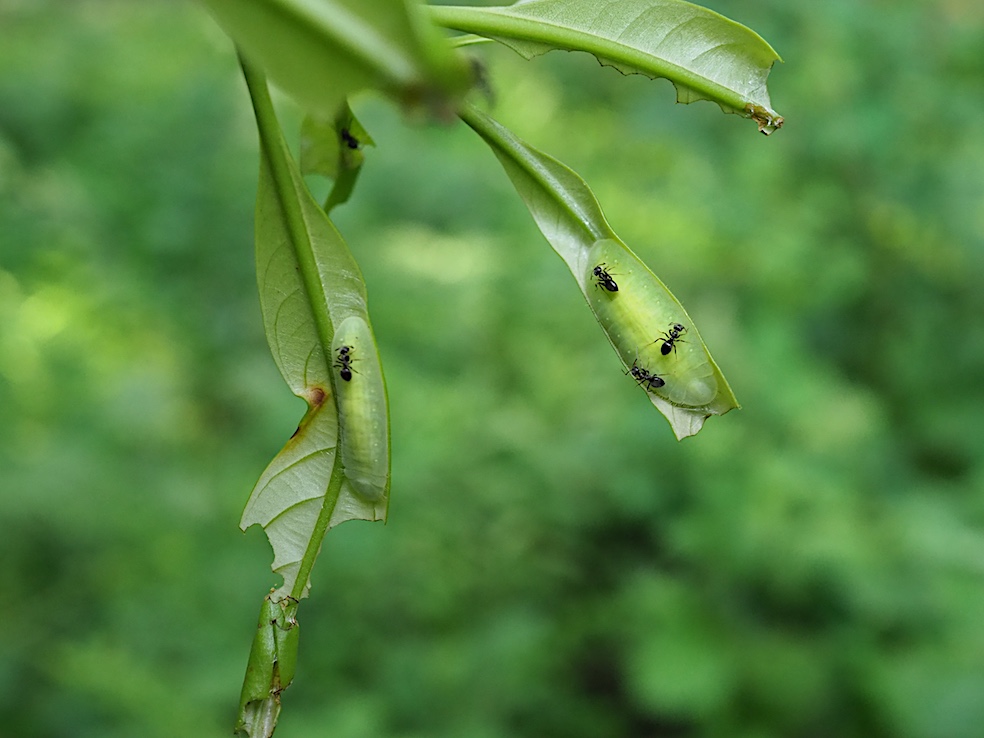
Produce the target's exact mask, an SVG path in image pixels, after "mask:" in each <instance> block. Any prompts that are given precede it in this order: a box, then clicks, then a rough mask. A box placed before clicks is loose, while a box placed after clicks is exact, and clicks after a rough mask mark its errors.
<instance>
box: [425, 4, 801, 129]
mask: <svg viewBox="0 0 984 738" xmlns="http://www.w3.org/2000/svg"><path fill="white" fill-rule="evenodd" d="M430 12H431V15H432V17H433V18H434V20H435V21H436V22H437V23H439V24H441V25H443V26H446V27H448V28H452V29H455V30H459V31H464V32H466V33H471V34H477V35H481V36H486V37H488V38H493V39H495V40H497V41H500V42H502V43H504V44H506V45H507V46H509V47H511V48H512V49H514V50H515V51H517V52H518V53H519V54H521V55H522V56H524V57H526V58H527V59H531V58H533V57H534V56H537V55H539V54H544V53H546V52H548V51H551V50H553V49H561V50H565V51H586V52H588V53H590V54H593V55H594V56H595V57H596V58H597V59H598V61H599V62H601V63H602V64H605V65H609V66H613V67H615V68H616V69H618V70H619V71H621V72H622V73H624V74H644V75H646V76H648V77H652V78H654V79H655V78H659V77H665V78H666V79H668V80H670V81H671V82H672V83H673V84H674V86H675V87H676V89H677V100H678V102H682V103H689V102H693V101H695V100H712V101H714V102H716V103H718V104H719V105H720V106H721V107H722V108H723V109H724V110H725V111H727V112H731V113H738V114H740V115H743V116H745V117H748V118H753V119H754V120H755V121H756V122H757V123H758V124H759V130H760V131H762V132H763V133H765V134H769V133H772V131H774V130H775V129H776V128H778V127H780V126H781V125H782V118H781V117H780V116H779V115H778V114H777V113H776V112H775V111H774V110H772V103H771V101H770V99H769V91H768V88H767V86H766V81H767V78H768V76H769V71H770V70H771V68H772V65H773V64H774V63H775V62H776V61H778V60H779V55H778V54H776V52H775V51H774V50H773V49H772V47H771V46H769V44H768V43H766V42H765V41H764V40H763V39H762V38H761V36H759V35H758V34H756V33H755V32H754V31H751V30H750V29H748V28H746V27H745V26H742V25H741V24H739V23H735V22H734V21H731V20H729V19H727V18H725V17H724V16H722V15H718V14H717V13H715V12H713V11H710V10H707V9H706V8H702V7H700V6H698V5H692V4H690V3H686V2H682V1H681V0H618V1H617V2H597V1H596V0H520V2H517V3H516V4H515V5H510V6H508V7H490V8H469V7H432V8H430Z"/></svg>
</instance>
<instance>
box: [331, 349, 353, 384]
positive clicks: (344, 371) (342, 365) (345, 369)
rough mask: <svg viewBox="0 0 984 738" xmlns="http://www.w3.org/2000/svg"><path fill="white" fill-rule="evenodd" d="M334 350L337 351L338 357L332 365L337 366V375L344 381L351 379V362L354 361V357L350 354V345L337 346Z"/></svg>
mask: <svg viewBox="0 0 984 738" xmlns="http://www.w3.org/2000/svg"><path fill="white" fill-rule="evenodd" d="M336 351H337V352H338V357H337V358H336V359H335V363H334V365H333V366H336V367H338V374H339V376H340V377H341V378H342V379H344V380H345V381H346V382H349V381H351V379H352V362H353V361H355V357H354V356H353V355H352V354H353V353H354V352H353V350H352V347H351V346H339V347H338V348H337V349H336Z"/></svg>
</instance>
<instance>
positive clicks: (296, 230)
mask: <svg viewBox="0 0 984 738" xmlns="http://www.w3.org/2000/svg"><path fill="white" fill-rule="evenodd" d="M264 91H265V87H264ZM251 92H252V86H251ZM266 102H267V103H269V99H268V97H267V99H266ZM269 110H270V111H271V112H270V116H269V118H267V119H262V118H261V116H260V115H259V114H258V116H257V119H258V126H259V130H260V140H261V147H260V148H261V161H260V178H259V187H258V192H257V203H256V266H257V281H258V285H259V292H260V307H261V311H262V314H263V325H264V329H265V332H266V336H267V341H268V343H269V345H270V351H271V353H272V354H273V358H274V361H275V362H276V364H277V367H278V368H279V369H280V373H281V375H282V376H283V378H284V381H285V382H286V383H287V385H288V386H289V387H290V389H291V391H292V392H293V393H294V394H295V395H297V396H298V397H300V398H302V399H304V400H305V402H307V404H308V411H307V413H306V414H305V416H304V418H303V419H302V420H301V423H300V424H299V426H298V428H297V431H296V432H295V433H294V435H293V436H292V437H291V439H290V440H289V441H288V442H287V444H286V445H285V446H284V448H283V449H282V450H281V451H280V453H278V454H277V456H276V457H275V458H274V459H273V460H272V461H271V462H270V464H269V465H268V466H267V468H266V470H265V471H264V472H263V474H262V476H261V477H260V479H259V481H258V482H257V484H256V486H255V488H254V489H253V492H252V494H251V496H250V498H249V501H248V502H247V504H246V508H245V510H244V511H243V516H242V520H241V521H240V527H241V528H242V529H243V530H245V529H246V528H248V527H249V526H251V525H254V524H256V525H260V526H262V527H263V528H264V530H265V532H266V534H267V537H268V538H269V540H270V545H271V546H272V547H273V551H274V563H273V570H274V571H275V572H277V573H278V574H281V575H283V577H284V583H283V586H282V587H281V588H280V589H278V590H277V592H276V593H275V599H277V598H280V597H284V596H287V595H288V594H291V593H292V591H293V590H295V588H296V581H297V577H298V573H299V570H300V566H301V562H302V560H305V557H306V556H307V557H308V558H309V559H310V556H312V555H315V554H316V553H317V550H318V548H319V547H320V545H321V541H320V540H314V538H315V537H317V536H320V535H322V534H323V532H324V530H326V529H327V528H331V527H333V526H335V525H338V524H339V523H342V522H344V521H346V520H370V521H375V520H384V519H385V517H386V510H387V504H388V496H384V497H383V498H382V499H381V500H379V501H377V502H375V503H372V502H367V501H366V500H364V499H362V498H360V497H359V496H358V495H356V494H354V492H353V491H352V489H351V487H350V485H349V484H348V483H347V482H345V483H343V484H342V485H341V489H340V491H339V493H338V497H337V500H334V501H333V500H331V499H326V493H327V491H328V489H329V481H330V479H331V476H332V470H333V468H335V467H336V466H337V465H336V463H335V462H336V460H335V454H336V451H337V447H338V428H339V425H338V414H337V410H336V407H335V403H334V402H333V399H332V398H333V381H334V377H333V372H332V368H331V361H330V356H331V339H332V335H333V331H334V328H333V326H336V325H338V324H339V323H341V322H342V321H343V320H344V319H345V318H347V317H349V316H352V315H356V316H359V317H364V318H365V319H367V314H366V293H365V285H364V282H363V280H362V275H361V273H360V272H359V269H358V266H357V265H356V263H355V261H354V259H353V258H352V255H351V253H350V252H349V250H348V246H347V245H346V244H345V241H344V240H343V239H342V237H341V235H340V234H339V233H338V231H337V230H336V229H335V227H334V225H333V224H332V223H331V221H330V220H329V219H328V217H327V216H326V215H325V213H324V211H322V210H321V208H320V207H319V206H318V204H317V203H316V202H315V201H314V199H313V198H312V197H311V195H310V193H309V191H308V190H307V188H306V186H305V185H304V182H303V179H302V178H301V175H300V172H299V171H298V169H297V166H296V164H295V163H294V161H293V158H292V157H291V155H290V152H289V150H288V149H287V146H286V144H285V143H284V141H283V137H282V135H281V133H280V129H279V124H277V123H276V119H275V117H273V115H272V107H269ZM278 171H279V172H280V173H281V174H280V175H279V176H278V175H277V172H278ZM326 504H328V505H331V504H333V507H332V509H331V511H330V518H329V519H328V521H327V527H326V528H323V529H321V530H320V531H319V529H318V522H319V518H320V516H322V514H323V510H324V509H325V506H326ZM322 522H323V521H322ZM312 551H313V554H312ZM309 563H310V562H309ZM308 587H309V583H308V582H305V584H304V589H303V591H301V592H298V593H296V594H299V595H303V594H306V592H307V589H308Z"/></svg>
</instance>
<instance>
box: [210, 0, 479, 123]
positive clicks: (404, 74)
mask: <svg viewBox="0 0 984 738" xmlns="http://www.w3.org/2000/svg"><path fill="white" fill-rule="evenodd" d="M202 2H204V4H205V5H206V6H207V7H208V9H209V10H210V11H211V13H212V15H213V16H214V17H215V19H216V20H217V21H218V23H219V25H220V26H222V28H223V29H224V30H225V31H226V33H228V34H229V36H231V37H232V39H233V40H234V41H235V42H236V45H237V46H238V47H240V49H241V50H242V54H243V55H244V56H245V57H246V58H247V59H249V61H250V63H252V64H254V65H256V66H257V67H259V68H261V69H263V70H264V71H265V72H266V73H267V74H268V75H269V76H270V78H271V79H272V80H273V81H274V82H276V83H277V84H278V85H279V86H280V87H282V88H283V89H284V90H286V91H287V92H289V93H290V94H291V95H292V96H294V97H295V98H296V99H297V101H298V102H299V103H300V104H301V105H302V106H303V107H304V108H306V109H307V110H309V111H311V112H315V113H319V114H321V115H327V116H331V115H334V114H335V111H336V110H338V109H339V107H340V106H341V105H342V104H343V102H344V101H345V99H346V98H347V97H348V96H349V95H350V94H352V93H354V92H356V91H358V90H362V89H367V88H372V89H378V90H382V91H384V92H385V93H387V94H388V95H390V96H392V97H393V98H395V99H396V100H398V101H399V102H400V103H401V104H403V105H405V106H408V107H413V106H417V105H421V104H424V105H426V106H427V107H429V108H430V109H431V110H432V111H433V112H435V113H436V114H437V115H439V116H442V117H448V116H449V114H450V113H449V111H451V110H453V109H454V105H455V102H456V100H457V98H458V97H459V96H460V95H461V94H462V93H463V92H464V90H466V89H467V88H468V85H469V71H468V66H467V64H466V62H465V61H464V59H463V58H462V57H461V56H460V55H458V54H457V53H456V52H455V51H454V50H453V48H452V46H451V44H450V43H448V41H447V39H445V38H443V37H442V36H441V34H440V32H439V30H438V29H437V28H436V27H434V26H433V24H431V23H429V22H428V21H427V19H426V18H424V17H423V16H422V12H423V11H422V8H421V6H420V3H418V2H416V0H202Z"/></svg>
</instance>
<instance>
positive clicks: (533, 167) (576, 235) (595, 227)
mask: <svg viewBox="0 0 984 738" xmlns="http://www.w3.org/2000/svg"><path fill="white" fill-rule="evenodd" d="M461 117H462V119H463V120H464V121H465V122H466V123H467V124H468V125H469V126H471V127H472V128H473V129H474V130H475V131H476V132H477V133H478V134H479V135H480V136H481V137H482V138H483V139H484V140H485V141H486V143H488V144H489V146H490V148H491V149H492V151H493V152H494V153H495V155H496V156H497V157H498V159H499V161H500V163H501V164H502V166H503V168H504V169H505V170H506V174H507V175H508V176H509V178H510V180H512V183H513V186H514V187H515V188H516V191H517V193H518V194H519V196H520V197H521V198H522V199H523V202H524V203H525V204H526V206H527V208H528V209H529V211H530V214H531V215H532V216H533V219H534V220H535V221H536V224H537V226H538V227H539V229H540V232H541V233H543V235H544V237H545V238H546V239H547V241H548V242H549V243H550V245H551V246H552V247H553V249H554V250H555V251H556V252H557V254H558V255H560V257H561V258H562V259H563V260H564V262H565V263H566V264H567V266H568V268H569V269H570V270H571V273H572V274H573V275H574V278H575V280H577V283H578V286H579V287H580V289H581V291H582V293H583V294H584V297H585V299H586V300H587V302H588V305H589V306H590V307H591V309H592V311H593V312H594V313H595V317H596V318H597V319H598V321H599V324H600V325H601V326H602V328H603V330H605V332H606V335H607V336H608V338H609V341H610V342H611V343H612V346H613V347H614V348H615V350H616V352H617V353H618V355H619V358H620V360H621V361H622V364H623V366H624V367H625V369H626V371H628V370H629V369H630V368H631V366H632V365H633V364H634V363H635V361H636V360H637V358H638V357H639V355H640V352H647V351H648V353H649V355H653V347H652V346H648V345H647V344H651V343H652V342H653V341H654V339H655V338H656V335H657V333H658V329H657V326H660V325H661V324H662V323H664V322H666V323H669V322H671V321H672V322H676V321H678V320H679V321H681V322H684V323H685V324H686V325H687V326H688V327H689V329H690V330H689V332H688V335H687V336H686V339H687V343H688V346H687V349H686V350H687V351H689V352H691V355H692V356H693V357H695V358H694V359H693V360H692V361H691V362H690V366H693V367H695V368H696V369H699V371H700V372H701V373H702V374H701V376H699V377H694V376H688V375H686V374H682V375H680V376H678V377H674V378H673V379H674V380H675V381H681V380H682V381H684V382H687V383H690V384H693V383H694V382H698V381H699V383H700V384H701V398H700V400H699V402H697V403H693V404H682V403H681V402H680V401H676V400H674V399H673V395H672V394H671V393H667V392H662V390H661V389H660V390H656V391H647V392H646V394H647V395H648V396H649V399H650V400H651V401H652V403H653V405H654V406H655V407H656V408H657V409H658V410H659V411H660V412H661V413H662V414H663V415H664V417H665V418H666V419H667V421H669V423H670V427H671V428H672V430H673V432H674V434H675V435H676V437H677V438H678V439H682V438H685V437H687V436H692V435H694V434H696V433H697V432H698V431H699V430H700V429H701V427H702V426H703V424H704V421H705V420H706V419H707V418H708V417H709V416H711V415H723V414H724V413H726V412H728V411H729V410H732V409H734V408H736V407H738V403H737V400H736V399H735V396H734V394H733V393H732V391H731V388H730V387H729V386H728V382H727V380H726V379H725V378H724V375H723V374H721V372H720V370H719V369H718V367H717V364H716V363H715V362H714V360H713V359H712V358H711V355H710V352H709V351H708V350H707V347H706V346H705V345H704V343H703V341H702V340H701V338H700V334H699V333H698V332H697V329H696V326H695V325H694V324H693V321H692V320H691V319H690V316H689V315H687V312H686V310H684V308H683V306H682V305H681V304H680V302H679V301H678V300H677V299H676V298H675V297H674V296H673V295H672V294H671V293H670V291H669V290H668V289H667V288H666V286H665V285H664V284H663V283H662V282H661V281H660V280H659V279H658V278H657V277H656V276H655V275H654V274H653V273H652V272H650V271H649V270H648V268H646V266H645V265H644V264H643V263H642V262H641V261H640V260H639V259H638V257H637V256H635V254H633V253H632V252H631V251H630V250H629V249H628V248H627V247H626V246H625V245H624V244H623V243H622V242H621V241H620V240H619V239H618V236H617V235H616V234H615V232H614V231H613V230H612V228H611V226H609V225H608V222H607V221H606V220H605V216H604V214H603V213H602V210H601V206H600V205H599V204H598V201H597V199H596V198H595V196H594V194H593V193H592V192H591V190H590V189H589V188H588V186H587V184H585V182H584V180H582V179H581V178H580V177H579V176H578V175H577V174H576V173H575V172H573V171H572V170H571V169H569V168H568V167H566V166H564V165H563V164H561V163H560V162H559V161H557V160H556V159H554V158H552V157H550V156H548V155H546V154H543V153H542V152H540V151H537V150H536V149H534V148H533V147H531V146H529V145H527V144H526V143H524V142H523V141H521V140H520V139H519V138H517V137H516V136H515V135H513V134H512V133H511V132H510V131H508V130H507V129H506V128H504V127H503V126H501V125H500V124H498V123H496V122H495V121H494V120H492V119H491V118H490V117H489V116H487V115H486V114H484V113H482V112H481V111H479V110H478V109H476V108H474V107H471V106H468V107H465V108H463V109H462V112H461ZM600 247H605V248H607V249H609V251H607V253H610V254H611V253H615V254H618V255H619V258H621V259H622V260H623V262H624V264H625V265H626V269H628V270H631V272H632V280H631V281H626V282H625V287H626V289H623V290H621V291H620V293H619V294H618V296H615V295H609V296H607V297H605V296H603V297H604V299H609V297H611V298H612V299H618V300H621V301H622V302H620V303H613V304H614V305H620V306H622V307H623V308H624V311H625V314H622V315H618V316H617V317H616V318H615V319H614V322H613V320H612V319H610V318H609V315H608V314H606V312H605V311H604V310H603V305H602V304H601V303H600V302H599V300H601V299H602V298H600V297H599V292H598V285H597V284H596V283H595V282H594V281H593V276H592V268H593V266H595V262H596V261H601V260H603V259H604V258H609V259H611V257H610V256H609V257H597V256H596V255H597V254H598V253H599V251H598V249H599V248H600ZM612 249H614V251H612ZM634 284H638V285H639V290H638V292H635V293H634V292H632V291H629V289H630V288H632V287H633V285H634ZM633 295H635V297H636V298H637V299H641V302H640V303H639V304H638V305H633V303H632V302H631V301H630V299H631V296H633ZM640 295H641V298H640V297H639V296H640ZM664 316H665V317H664ZM647 331H648V332H647ZM676 353H677V352H674V355H673V357H672V358H674V359H675V358H677V356H676ZM654 360H655V361H659V362H662V363H663V364H666V365H667V366H670V367H671V368H672V367H674V366H677V367H679V366H687V363H686V362H681V363H679V364H677V365H672V364H668V363H667V362H665V361H664V357H663V356H662V355H660V354H659V351H658V347H657V350H656V352H655V356H654ZM667 386H668V388H669V389H670V390H672V389H674V385H672V384H668V385H667Z"/></svg>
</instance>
